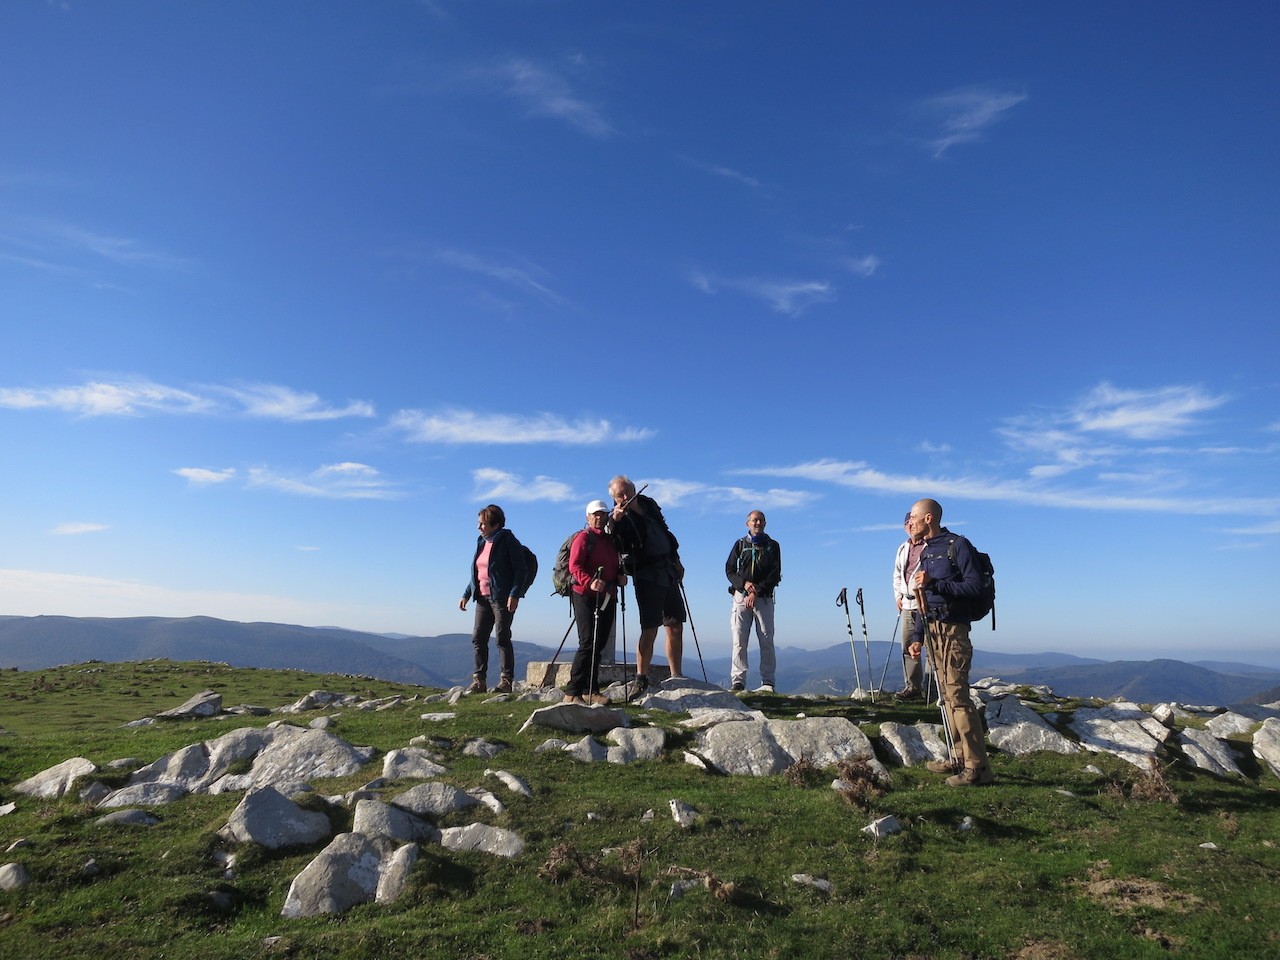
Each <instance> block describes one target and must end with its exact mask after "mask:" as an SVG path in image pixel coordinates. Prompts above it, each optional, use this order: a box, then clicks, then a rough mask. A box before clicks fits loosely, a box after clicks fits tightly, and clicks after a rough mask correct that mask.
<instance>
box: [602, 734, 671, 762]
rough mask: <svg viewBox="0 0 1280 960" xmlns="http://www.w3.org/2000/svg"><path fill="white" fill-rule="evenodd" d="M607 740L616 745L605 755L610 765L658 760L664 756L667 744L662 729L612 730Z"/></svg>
mask: <svg viewBox="0 0 1280 960" xmlns="http://www.w3.org/2000/svg"><path fill="white" fill-rule="evenodd" d="M607 738H608V739H609V740H611V741H613V743H615V744H616V746H612V747H609V748H608V750H607V751H606V753H605V759H606V760H608V761H609V762H610V763H632V762H634V761H636V760H657V759H659V758H660V757H661V756H662V748H663V747H664V746H666V742H667V735H666V732H665V731H663V730H662V728H661V727H633V728H630V729H617V730H611V731H610V732H609V733H608V735H607Z"/></svg>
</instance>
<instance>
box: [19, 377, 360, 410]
mask: <svg viewBox="0 0 1280 960" xmlns="http://www.w3.org/2000/svg"><path fill="white" fill-rule="evenodd" d="M228 401H230V402H228ZM0 407H7V408H9V409H12V410H61V411H63V412H65V413H73V414H77V415H79V416H83V417H102V416H142V415H144V414H149V413H165V414H220V415H233V414H241V415H247V416H251V417H262V418H269V419H273V420H284V421H307V420H334V419H338V418H341V417H372V416H373V415H374V409H373V404H371V403H368V402H367V401H363V400H351V401H348V403H347V405H346V406H344V407H331V406H329V405H327V404H326V403H325V402H324V401H323V400H321V399H320V398H319V397H318V396H316V394H314V393H307V392H303V391H297V390H293V389H291V388H289V387H282V386H276V385H273V384H251V385H248V386H201V387H191V388H187V387H171V386H168V385H166V384H162V383H156V382H155V381H152V380H148V379H145V378H141V377H125V378H121V379H118V380H114V381H111V380H93V381H90V382H88V383H84V384H79V385H76V386H63V387H0Z"/></svg>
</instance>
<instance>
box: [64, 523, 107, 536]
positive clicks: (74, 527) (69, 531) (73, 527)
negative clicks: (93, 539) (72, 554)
mask: <svg viewBox="0 0 1280 960" xmlns="http://www.w3.org/2000/svg"><path fill="white" fill-rule="evenodd" d="M110 529H111V528H110V527H109V526H108V525H107V524H105V523H60V524H58V525H57V526H56V527H54V528H53V529H52V530H50V531H49V532H50V533H51V534H53V535H54V536H55V537H75V536H79V535H80V534H82V533H101V532H102V531H103V530H110Z"/></svg>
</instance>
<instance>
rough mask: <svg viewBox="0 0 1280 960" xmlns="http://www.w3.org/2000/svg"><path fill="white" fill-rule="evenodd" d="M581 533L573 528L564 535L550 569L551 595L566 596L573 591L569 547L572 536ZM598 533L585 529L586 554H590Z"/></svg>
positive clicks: (571, 542)
mask: <svg viewBox="0 0 1280 960" xmlns="http://www.w3.org/2000/svg"><path fill="white" fill-rule="evenodd" d="M580 533H582V531H581V530H575V531H573V533H571V534H569V536H567V537H565V540H564V543H562V544H560V549H559V551H557V552H556V565H555V566H554V567H553V568H552V569H551V595H552V596H553V597H567V596H569V595H570V594H572V593H573V583H574V581H573V574H571V573H570V572H569V548H570V547H572V546H573V538H574V537H576V536H577V535H578V534H580ZM597 536H599V534H597V533H594V532H592V531H591V530H587V556H588V557H589V556H591V548H592V547H594V546H595V545H596V537H597Z"/></svg>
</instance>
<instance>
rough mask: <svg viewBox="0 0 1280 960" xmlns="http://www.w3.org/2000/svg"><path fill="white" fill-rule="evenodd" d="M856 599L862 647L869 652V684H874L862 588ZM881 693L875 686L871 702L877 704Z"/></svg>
mask: <svg viewBox="0 0 1280 960" xmlns="http://www.w3.org/2000/svg"><path fill="white" fill-rule="evenodd" d="M854 599H855V600H857V601H858V609H859V610H860V611H861V612H862V645H863V647H865V648H866V651H867V683H871V684H874V683H875V681H876V674H875V669H876V668H875V667H873V666H872V665H871V638H870V637H868V636H867V608H866V605H865V604H863V602H862V588H861V587H859V588H858V592H857V593H856V594H855V595H854ZM878 692H879V691H877V690H876V688H875V687H874V686H873V687H872V688H871V702H872V703H875V702H876V694H877V693H878Z"/></svg>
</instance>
